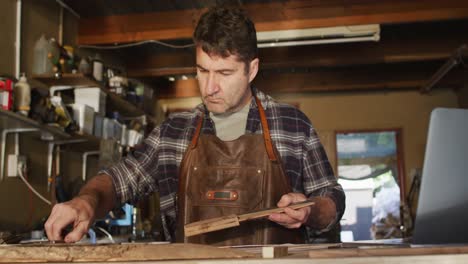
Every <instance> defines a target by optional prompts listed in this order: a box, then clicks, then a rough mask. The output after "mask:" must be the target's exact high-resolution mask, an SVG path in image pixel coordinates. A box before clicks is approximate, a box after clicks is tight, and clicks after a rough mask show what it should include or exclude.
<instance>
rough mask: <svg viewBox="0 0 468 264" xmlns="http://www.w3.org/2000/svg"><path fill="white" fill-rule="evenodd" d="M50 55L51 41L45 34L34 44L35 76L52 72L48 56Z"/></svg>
mask: <svg viewBox="0 0 468 264" xmlns="http://www.w3.org/2000/svg"><path fill="white" fill-rule="evenodd" d="M48 53H49V41H47V39H46V37H45V36H44V34H42V35H41V37H40V38H39V39H38V40H37V41H36V43H35V44H34V60H33V74H47V73H51V72H52V64H51V63H50V61H49V59H48V57H47V55H48Z"/></svg>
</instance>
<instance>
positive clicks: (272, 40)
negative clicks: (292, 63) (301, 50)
mask: <svg viewBox="0 0 468 264" xmlns="http://www.w3.org/2000/svg"><path fill="white" fill-rule="evenodd" d="M379 40H380V26H379V25H378V24H371V25H357V26H341V27H326V28H308V29H292V30H275V31H263V32H257V42H258V45H257V46H258V47H259V48H269V47H284V46H300V45H316V44H326V43H345V42H361V41H379Z"/></svg>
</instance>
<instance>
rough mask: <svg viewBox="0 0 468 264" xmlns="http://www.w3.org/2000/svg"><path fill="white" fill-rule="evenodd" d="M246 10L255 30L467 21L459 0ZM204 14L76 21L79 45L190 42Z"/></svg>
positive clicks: (298, 2) (293, 1) (274, 5)
mask: <svg viewBox="0 0 468 264" xmlns="http://www.w3.org/2000/svg"><path fill="white" fill-rule="evenodd" d="M245 9H246V10H247V12H248V13H249V14H250V16H251V17H252V19H253V20H254V22H255V23H256V27H257V30H258V31H268V30H283V29H295V28H314V27H331V26H342V25H358V24H371V23H378V24H391V23H403V22H417V21H433V20H446V19H459V18H468V2H467V1H459V0H444V1H439V0H421V1H407V0H380V1H362V0H348V1H344V0H333V1H332V0H330V1H318V0H312V1H310V0H309V1H305V0H290V1H285V2H283V1H282V2H269V3H256V4H247V5H245ZM203 11H204V10H201V9H192V10H180V11H167V12H156V13H143V14H131V15H118V16H106V17H98V18H85V19H82V20H80V25H79V36H78V43H79V44H111V43H124V42H134V41H142V40H149V39H158V40H168V39H180V38H190V37H191V35H192V32H193V29H194V26H195V24H196V21H197V19H198V18H199V16H200V14H201V13H202V12H203Z"/></svg>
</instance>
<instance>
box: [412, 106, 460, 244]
mask: <svg viewBox="0 0 468 264" xmlns="http://www.w3.org/2000/svg"><path fill="white" fill-rule="evenodd" d="M467 242H468V109H448V108H436V109H435V110H433V111H432V113H431V118H430V123H429V132H428V137H427V145H426V152H425V157H424V167H423V172H422V179H421V189H420V194H419V201H418V209H417V212H416V221H415V227H414V234H413V243H414V244H442V243H467Z"/></svg>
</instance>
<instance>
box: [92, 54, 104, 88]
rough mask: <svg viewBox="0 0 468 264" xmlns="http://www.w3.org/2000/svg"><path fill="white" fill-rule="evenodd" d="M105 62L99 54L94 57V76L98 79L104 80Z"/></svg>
mask: <svg viewBox="0 0 468 264" xmlns="http://www.w3.org/2000/svg"><path fill="white" fill-rule="evenodd" d="M103 74H104V64H103V63H102V60H101V57H100V56H99V54H96V56H95V57H94V59H93V77H94V79H95V80H96V81H99V82H102V81H103V80H104V75H103Z"/></svg>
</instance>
